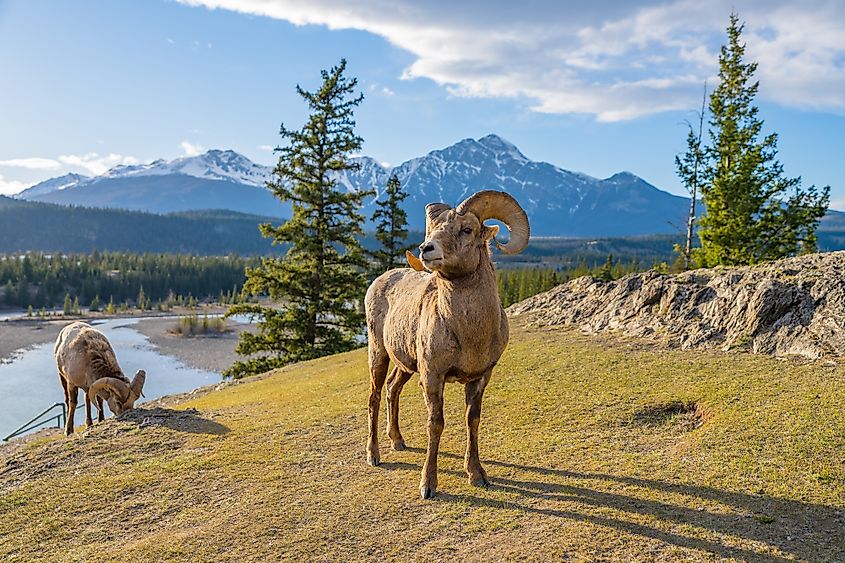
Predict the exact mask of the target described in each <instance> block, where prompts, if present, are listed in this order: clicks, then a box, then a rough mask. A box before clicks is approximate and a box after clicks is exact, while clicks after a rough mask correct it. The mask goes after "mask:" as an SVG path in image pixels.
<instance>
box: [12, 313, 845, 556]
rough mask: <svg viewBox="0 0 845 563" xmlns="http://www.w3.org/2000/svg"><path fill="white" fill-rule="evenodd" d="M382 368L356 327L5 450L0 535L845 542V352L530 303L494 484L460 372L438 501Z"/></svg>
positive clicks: (95, 547) (780, 550) (356, 546)
mask: <svg viewBox="0 0 845 563" xmlns="http://www.w3.org/2000/svg"><path fill="white" fill-rule="evenodd" d="M368 391H369V382H368V375H367V371H366V353H365V351H363V350H359V351H355V352H351V353H348V354H341V355H338V356H334V357H331V358H324V359H321V360H316V361H312V362H306V363H303V364H299V365H296V366H289V367H287V368H285V369H282V370H278V371H277V372H275V373H274V374H272V375H271V376H270V377H266V378H264V379H261V380H257V381H251V382H247V383H244V384H240V385H235V386H231V387H227V388H225V389H222V390H220V391H217V392H213V393H209V394H206V395H203V396H200V397H198V398H195V399H193V400H190V401H188V402H186V403H184V404H182V405H181V406H179V407H176V408H178V409H180V410H177V411H174V410H170V409H167V408H157V409H153V410H151V411H147V412H145V411H144V410H138V411H136V412H135V413H133V414H132V415H131V416H128V417H127V416H124V417H122V418H121V419H119V420H110V421H108V422H107V423H106V424H103V425H101V426H99V427H95V428H94V429H92V430H89V431H87V432H85V433H80V434H77V435H75V436H73V437H72V438H69V439H64V438H60V439H49V440H48V441H46V442H45V441H43V440H42V441H40V442H36V443H34V444H31V445H27V447H25V448H22V449H17V450H14V451H13V452H12V453H9V454H4V453H2V452H0V537H2V538H3V541H0V559H2V560H11V561H16V560H20V561H28V560H33V559H43V558H47V559H51V558H52V559H58V560H78V559H85V560H89V561H99V560H113V559H114V556H115V554H120V556H121V558H122V559H125V560H173V559H179V560H198V561H206V560H214V561H220V560H233V561H235V560H237V561H240V560H272V559H281V558H285V559H288V558H289V559H301V558H308V559H321V560H348V559H365V560H375V559H380V560H384V559H400V558H401V559H403V560H409V559H410V560H431V559H444V558H454V559H463V560H491V559H497V558H524V559H535V560H548V559H562V558H574V559H580V560H594V559H620V560H632V559H635V560H674V559H693V560H696V559H698V560H709V559H712V558H713V557H718V558H735V559H739V560H778V561H779V560H793V559H798V560H812V561H818V560H843V559H845V461H843V459H845V412H843V407H842V397H843V396H845V370H843V369H841V368H830V367H823V366H820V365H819V364H803V363H791V362H782V361H777V360H773V359H768V358H760V357H758V356H750V355H745V354H720V353H709V352H681V351H670V350H660V349H651V348H647V347H642V346H639V345H633V344H628V343H624V342H621V341H619V340H613V339H609V338H605V337H586V336H582V335H579V334H576V333H573V332H570V331H567V330H551V331H548V330H539V329H533V328H530V327H526V326H517V327H515V328H514V334H513V337H512V343H511V346H510V347H509V349H508V351H507V352H506V354H505V356H504V357H503V358H502V361H501V362H500V365H499V367H498V368H497V369H496V371H495V372H494V375H493V379H492V381H491V384H490V386H489V387H488V391H487V394H486V397H485V402H484V414H483V416H482V425H481V441H480V445H481V457H482V461H483V463H484V464H485V467H486V469H487V472H488V474H489V475H490V477H491V479H492V481H493V486H492V487H491V488H490V489H478V488H474V487H472V486H470V485H469V484H468V483H467V479H466V475H465V473H464V471H463V447H464V440H465V434H464V427H463V389H462V387H461V386H459V385H455V384H451V385H448V386H447V395H446V406H447V411H446V430H445V431H444V434H443V439H442V444H441V448H442V450H441V458H440V471H439V475H440V484H439V488H438V495H437V496H436V497H435V498H434V499H433V500H432V501H421V500H420V499H419V498H418V492H417V484H418V482H419V473H420V469H421V464H422V462H423V456H424V452H423V449H422V448H423V447H424V444H425V418H426V414H425V409H424V406H423V401H422V397H421V394H420V391H419V389H418V387H417V386H416V385H412V384H409V385H408V386H407V387H406V391H405V393H404V394H403V397H402V399H401V409H402V414H401V421H402V427H403V432H404V434H405V438H406V440H407V442H408V444H409V446H411V447H410V448H409V449H408V450H407V451H404V452H393V451H390V449H389V440H388V439H387V437H386V436H385V435H384V433H382V434H381V438H382V442H381V444H382V452H383V456H382V457H383V464H382V465H381V466H380V467H377V468H373V467H369V466H368V465H366V464H365V455H364V446H365V441H366V411H367V408H366V403H367V394H368ZM381 420H382V421H384V420H385V417H384V416H383V417H381Z"/></svg>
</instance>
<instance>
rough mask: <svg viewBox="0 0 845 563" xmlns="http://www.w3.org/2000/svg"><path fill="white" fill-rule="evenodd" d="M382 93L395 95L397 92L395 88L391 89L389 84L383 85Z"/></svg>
mask: <svg viewBox="0 0 845 563" xmlns="http://www.w3.org/2000/svg"><path fill="white" fill-rule="evenodd" d="M381 93H382V94H384V95H385V96H395V95H396V92H394V91H393V90H391V89H390V88H388V87H387V86H383V87H382V89H381Z"/></svg>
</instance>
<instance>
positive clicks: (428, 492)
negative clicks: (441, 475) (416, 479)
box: [420, 477, 437, 500]
mask: <svg viewBox="0 0 845 563" xmlns="http://www.w3.org/2000/svg"><path fill="white" fill-rule="evenodd" d="M436 491H437V477H435V478H434V479H426V478H425V477H423V479H422V481H420V496H421V497H422V498H423V500H425V499H427V498H432V497H433V496H434V493H435V492H436Z"/></svg>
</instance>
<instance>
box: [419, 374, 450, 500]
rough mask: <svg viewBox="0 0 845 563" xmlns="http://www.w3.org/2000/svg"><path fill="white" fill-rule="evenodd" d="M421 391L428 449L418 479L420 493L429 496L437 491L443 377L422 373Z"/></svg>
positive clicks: (442, 421) (441, 427)
mask: <svg viewBox="0 0 845 563" xmlns="http://www.w3.org/2000/svg"><path fill="white" fill-rule="evenodd" d="M421 382H422V386H423V392H424V393H425V404H426V406H427V407H428V450H427V451H426V454H425V464H424V465H423V470H422V479H420V495H421V496H422V498H424V499H426V498H431V497H433V496H434V493H435V491H437V453H438V451H439V450H440V435H441V434H442V433H443V424H444V420H443V386H444V384H445V379H444V378H443V377H441V376H439V375H438V376H435V375H431V374H429V375H423V376H422V381H421Z"/></svg>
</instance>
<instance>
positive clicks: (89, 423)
mask: <svg viewBox="0 0 845 563" xmlns="http://www.w3.org/2000/svg"><path fill="white" fill-rule="evenodd" d="M82 392H83V393H84V394H85V426H86V427H87V428H90V427H92V426H94V421H93V420H91V399H89V398H88V393H87V392H86V391H85V389H83V390H82Z"/></svg>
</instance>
